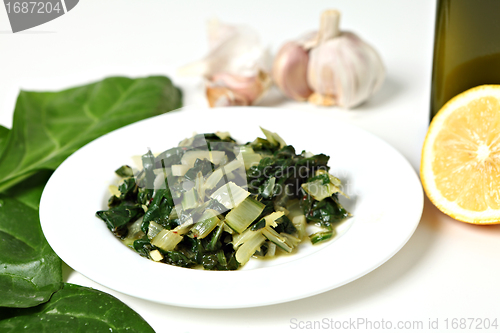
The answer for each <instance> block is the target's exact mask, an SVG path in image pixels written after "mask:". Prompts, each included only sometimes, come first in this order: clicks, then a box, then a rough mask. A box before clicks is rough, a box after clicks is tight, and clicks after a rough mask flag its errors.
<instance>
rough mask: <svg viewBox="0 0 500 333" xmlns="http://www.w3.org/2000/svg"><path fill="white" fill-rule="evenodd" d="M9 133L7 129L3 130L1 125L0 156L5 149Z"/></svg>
mask: <svg viewBox="0 0 500 333" xmlns="http://www.w3.org/2000/svg"><path fill="white" fill-rule="evenodd" d="M9 133H10V130H9V129H8V128H5V127H3V126H2V125H0V155H1V154H2V152H3V149H4V148H5V145H6V143H7V138H8V136H9Z"/></svg>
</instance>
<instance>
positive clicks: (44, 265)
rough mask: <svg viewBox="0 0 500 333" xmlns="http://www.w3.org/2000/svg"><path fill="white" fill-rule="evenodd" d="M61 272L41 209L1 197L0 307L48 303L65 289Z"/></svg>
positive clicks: (59, 260) (22, 306)
mask: <svg viewBox="0 0 500 333" xmlns="http://www.w3.org/2000/svg"><path fill="white" fill-rule="evenodd" d="M61 270H62V268H61V259H59V257H58V256H57V255H56V254H55V253H54V251H52V249H51V248H50V246H49V244H48V243H47V240H46V239H45V237H44V236H43V233H42V229H41V227H40V222H39V219H38V210H36V209H33V208H32V207H29V206H27V205H25V204H23V203H21V202H19V201H17V200H15V199H12V198H9V197H6V196H1V197H0V290H1V295H2V296H1V297H0V306H8V307H17V308H24V307H31V306H35V305H38V304H40V303H43V302H46V301H48V300H49V298H50V296H51V295H52V294H53V293H54V292H55V291H57V290H59V289H60V288H61V287H62V271H61ZM2 311H3V310H2ZM0 331H2V330H1V329H0Z"/></svg>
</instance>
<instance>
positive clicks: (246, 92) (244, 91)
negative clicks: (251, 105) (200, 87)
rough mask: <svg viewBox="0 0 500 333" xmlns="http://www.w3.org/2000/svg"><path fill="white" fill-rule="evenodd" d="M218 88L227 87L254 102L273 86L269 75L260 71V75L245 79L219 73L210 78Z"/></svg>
mask: <svg viewBox="0 0 500 333" xmlns="http://www.w3.org/2000/svg"><path fill="white" fill-rule="evenodd" d="M210 82H211V83H212V84H214V85H216V86H222V87H227V88H228V89H230V90H231V91H233V92H235V93H237V94H239V95H242V96H244V97H245V98H246V99H247V100H248V101H250V102H254V101H255V100H257V99H258V98H259V97H260V96H261V95H262V93H263V92H264V91H265V90H267V88H268V87H269V85H270V84H271V79H270V78H269V75H268V74H266V73H264V72H262V71H260V72H259V74H258V75H256V76H251V77H244V76H239V75H233V74H229V73H218V74H215V75H213V76H212V77H211V78H210Z"/></svg>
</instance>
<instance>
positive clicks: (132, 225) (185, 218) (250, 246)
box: [96, 129, 350, 270]
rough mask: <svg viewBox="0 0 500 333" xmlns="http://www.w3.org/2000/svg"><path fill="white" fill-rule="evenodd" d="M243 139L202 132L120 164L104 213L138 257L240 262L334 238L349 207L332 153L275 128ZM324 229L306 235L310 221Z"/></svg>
mask: <svg viewBox="0 0 500 333" xmlns="http://www.w3.org/2000/svg"><path fill="white" fill-rule="evenodd" d="M263 132H264V134H265V136H266V138H265V139H263V138H257V139H255V140H254V141H252V142H248V143H246V144H237V143H236V141H235V140H234V139H233V138H231V136H230V135H229V134H228V133H219V132H218V133H211V134H198V135H195V136H193V137H192V138H189V139H185V140H183V141H181V142H180V143H179V146H178V147H174V148H171V149H169V150H167V151H165V152H163V153H161V154H159V155H157V156H156V157H155V156H154V155H153V154H152V153H151V152H150V151H149V152H147V153H146V154H145V155H143V156H142V165H143V168H142V170H133V169H132V168H131V167H129V166H122V167H120V168H119V169H117V170H116V174H117V175H118V176H119V177H121V178H122V181H121V184H120V185H119V186H118V187H112V191H111V192H112V194H113V195H112V196H111V198H110V199H109V201H108V205H109V209H108V210H104V211H99V212H97V213H96V215H97V217H99V218H100V219H102V220H103V221H104V222H105V223H106V225H107V226H108V228H109V229H110V230H111V231H112V232H113V233H114V234H115V235H116V236H117V237H119V238H120V239H121V240H122V241H123V242H124V243H125V244H126V245H128V246H130V247H131V248H133V249H134V250H135V251H137V252H138V253H139V254H140V255H142V256H144V257H147V258H149V259H151V260H154V261H157V262H163V263H167V264H170V265H175V266H180V267H188V268H193V267H200V266H201V267H203V268H204V269H209V270H235V269H237V268H239V267H241V266H242V265H244V264H245V263H246V262H247V261H248V260H249V259H250V257H252V256H256V257H266V258H269V257H273V256H276V255H278V254H279V253H280V252H281V253H291V252H293V251H294V250H295V249H296V248H297V246H298V245H299V243H301V242H302V241H304V239H310V241H311V242H312V243H313V244H317V243H320V242H323V241H326V240H329V239H331V238H333V237H334V236H335V227H336V225H338V223H339V222H342V221H344V220H345V219H346V218H348V217H349V216H350V214H349V213H348V212H347V211H346V210H345V209H344V207H342V205H341V204H340V203H339V200H338V195H339V193H340V194H343V193H342V191H341V190H340V188H341V183H340V180H339V179H338V178H336V177H334V176H332V175H331V174H329V173H328V170H329V167H328V165H327V164H328V160H329V157H328V156H326V155H324V154H319V155H312V154H310V153H306V152H305V151H302V152H301V153H300V154H297V153H296V151H295V149H294V147H293V146H290V145H286V143H285V142H284V141H283V139H282V138H281V137H280V136H279V135H277V134H276V133H272V132H270V131H267V130H264V129H263ZM310 224H312V225H316V226H317V227H318V228H319V230H318V231H317V232H315V233H313V234H310V235H308V234H307V232H306V227H307V225H310Z"/></svg>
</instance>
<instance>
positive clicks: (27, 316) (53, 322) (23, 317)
mask: <svg viewBox="0 0 500 333" xmlns="http://www.w3.org/2000/svg"><path fill="white" fill-rule="evenodd" d="M0 331H2V332H5V333H7V332H18V331H23V332H36V333H44V332H72V333H78V332H141V333H147V332H153V333H154V330H153V329H152V328H151V326H149V325H148V323H146V321H144V319H143V318H142V317H141V316H140V315H139V314H137V313H136V312H135V311H134V310H132V309H131V308H129V307H128V306H127V305H125V304H124V303H122V302H121V301H120V300H118V299H117V298H115V297H113V296H111V295H109V294H106V293H104V292H102V291H98V290H95V289H91V288H87V287H82V286H77V285H74V284H70V283H65V284H64V287H63V288H62V289H61V290H59V291H58V292H56V293H55V294H54V295H52V298H51V299H50V301H49V302H47V303H45V304H41V305H39V306H36V307H33V308H29V309H2V312H1V313H0Z"/></svg>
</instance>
